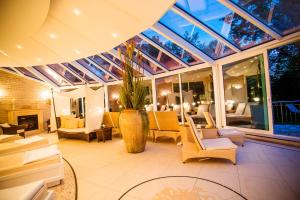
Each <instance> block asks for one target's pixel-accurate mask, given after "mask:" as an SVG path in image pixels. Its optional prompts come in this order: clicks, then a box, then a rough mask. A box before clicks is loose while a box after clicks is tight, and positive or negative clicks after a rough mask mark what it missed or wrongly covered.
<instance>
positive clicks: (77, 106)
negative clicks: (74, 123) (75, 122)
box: [70, 97, 85, 118]
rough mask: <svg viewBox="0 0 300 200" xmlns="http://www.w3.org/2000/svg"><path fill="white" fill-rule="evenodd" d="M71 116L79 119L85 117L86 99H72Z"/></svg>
mask: <svg viewBox="0 0 300 200" xmlns="http://www.w3.org/2000/svg"><path fill="white" fill-rule="evenodd" d="M70 106H71V114H72V115H75V116H76V117H79V118H84V117H85V97H82V98H76V99H74V98H71V99H70Z"/></svg>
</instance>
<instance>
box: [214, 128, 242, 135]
mask: <svg viewBox="0 0 300 200" xmlns="http://www.w3.org/2000/svg"><path fill="white" fill-rule="evenodd" d="M219 134H220V135H221V136H231V135H232V136H234V135H244V134H245V133H244V132H242V131H239V130H237V129H236V128H222V129H220V130H219Z"/></svg>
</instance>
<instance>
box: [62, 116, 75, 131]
mask: <svg viewBox="0 0 300 200" xmlns="http://www.w3.org/2000/svg"><path fill="white" fill-rule="evenodd" d="M74 118H75V116H73V115H61V116H60V123H61V125H60V127H61V128H66V120H68V119H74Z"/></svg>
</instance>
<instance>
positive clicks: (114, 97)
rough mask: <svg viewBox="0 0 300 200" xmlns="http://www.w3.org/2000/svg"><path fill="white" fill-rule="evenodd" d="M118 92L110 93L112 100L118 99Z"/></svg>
mask: <svg viewBox="0 0 300 200" xmlns="http://www.w3.org/2000/svg"><path fill="white" fill-rule="evenodd" d="M119 97H120V96H119V94H112V95H111V98H112V99H113V100H118V99H119Z"/></svg>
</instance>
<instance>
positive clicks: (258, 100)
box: [223, 55, 269, 130]
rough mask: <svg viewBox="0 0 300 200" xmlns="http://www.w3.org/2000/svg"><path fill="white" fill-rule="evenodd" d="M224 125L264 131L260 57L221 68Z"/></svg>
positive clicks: (264, 97)
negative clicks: (224, 114)
mask: <svg viewBox="0 0 300 200" xmlns="http://www.w3.org/2000/svg"><path fill="white" fill-rule="evenodd" d="M223 78H224V99H225V105H226V107H225V110H226V125H227V126H237V127H244V128H253V129H262V130H268V129H269V126H268V125H269V123H268V107H267V96H266V85H265V71H264V64H263V57H262V56H261V55H260V56H255V57H253V58H248V59H245V60H242V61H238V62H235V63H231V64H228V65H225V66H223Z"/></svg>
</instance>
